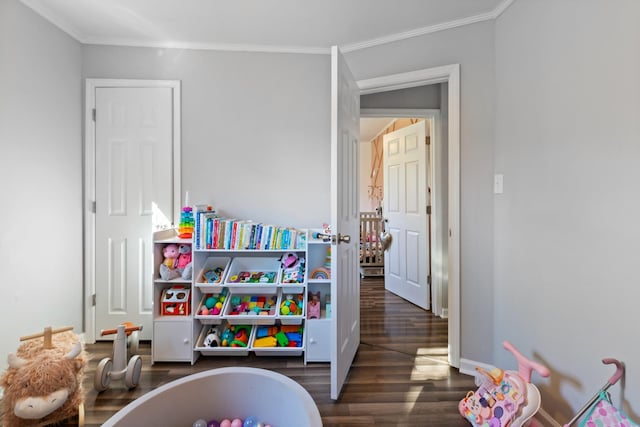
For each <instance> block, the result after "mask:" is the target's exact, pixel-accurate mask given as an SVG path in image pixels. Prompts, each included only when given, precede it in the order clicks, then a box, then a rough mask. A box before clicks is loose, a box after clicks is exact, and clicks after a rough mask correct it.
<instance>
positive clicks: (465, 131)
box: [346, 21, 495, 361]
mask: <svg viewBox="0 0 640 427" xmlns="http://www.w3.org/2000/svg"><path fill="white" fill-rule="evenodd" d="M346 58H347V62H348V64H349V66H350V67H351V70H352V71H353V74H354V76H355V77H356V79H357V80H361V79H367V78H372V77H378V76H385V75H389V74H396V73H402V72H406V71H413V70H419V69H423V68H430V67H437V66H442V65H448V64H460V74H461V75H460V78H461V102H462V106H461V125H460V132H461V142H460V145H461V146H460V149H461V210H462V212H461V237H460V238H461V245H460V247H461V272H460V280H461V337H462V346H461V356H462V357H463V358H467V359H471V360H478V361H482V360H485V361H486V360H492V356H493V348H492V345H491V343H492V340H493V337H494V334H493V321H492V316H491V313H493V251H492V249H493V196H492V183H493V144H494V123H495V116H494V89H495V82H494V78H495V69H494V66H495V60H494V23H493V22H492V21H489V22H482V23H477V24H473V25H467V26H465V27H460V28H455V29H452V30H447V31H441V32H436V33H432V34H428V35H425V36H421V37H415V38H411V39H408V40H404V41H400V42H395V43H389V44H386V45H382V46H377V47H373V48H369V49H364V50H359V51H354V52H350V53H348V54H347V55H346ZM381 58H384V61H382V60H381Z"/></svg>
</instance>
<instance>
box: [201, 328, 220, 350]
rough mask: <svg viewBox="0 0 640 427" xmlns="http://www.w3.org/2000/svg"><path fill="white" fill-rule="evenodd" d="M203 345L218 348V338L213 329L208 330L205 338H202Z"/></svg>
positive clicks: (215, 330) (216, 332)
mask: <svg viewBox="0 0 640 427" xmlns="http://www.w3.org/2000/svg"><path fill="white" fill-rule="evenodd" d="M204 345H205V346H206V347H220V337H219V336H218V330H217V329H216V328H215V327H212V328H210V329H209V331H208V333H207V336H206V337H204Z"/></svg>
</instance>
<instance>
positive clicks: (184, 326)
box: [151, 229, 196, 364]
mask: <svg viewBox="0 0 640 427" xmlns="http://www.w3.org/2000/svg"><path fill="white" fill-rule="evenodd" d="M168 244H176V245H181V244H188V245H191V239H181V238H179V237H178V234H177V231H176V230H175V229H169V230H162V231H158V232H155V233H154V235H153V260H154V261H153V263H154V266H153V302H154V306H153V335H152V340H151V344H152V345H151V363H155V362H189V363H192V364H193V363H194V362H195V360H196V358H195V353H194V351H193V336H194V325H193V316H192V311H193V306H191V312H188V313H187V314H186V315H184V316H181V315H171V316H163V315H162V306H161V301H160V300H161V298H162V293H163V291H164V290H165V289H169V288H172V287H176V286H182V287H184V288H185V289H188V290H190V291H192V288H193V287H192V280H183V279H181V278H177V279H173V280H163V279H161V277H160V265H161V264H162V262H163V260H164V255H163V249H164V248H165V246H166V245H168ZM192 249H193V247H192ZM191 293H193V292H191Z"/></svg>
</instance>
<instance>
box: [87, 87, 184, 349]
mask: <svg viewBox="0 0 640 427" xmlns="http://www.w3.org/2000/svg"><path fill="white" fill-rule="evenodd" d="M119 87H120V88H158V87H161V88H170V89H172V92H173V206H174V210H175V212H174V213H173V215H174V217H173V218H174V221H175V219H176V218H180V191H181V187H180V185H181V180H180V178H181V169H180V161H181V159H180V153H181V139H180V135H181V133H182V132H181V124H180V117H181V109H180V101H181V92H180V88H181V82H180V80H137V79H136V80H134V79H91V78H88V79H86V81H85V104H84V144H83V151H84V159H83V162H84V177H83V179H84V182H83V187H84V191H83V193H84V194H83V201H82V212H83V215H82V218H83V232H84V238H83V240H84V249H83V255H84V260H83V266H84V273H83V277H84V289H83V291H84V297H83V306H84V307H83V312H84V339H85V342H87V343H89V344H92V343H94V342H95V341H96V334H95V315H96V311H95V305H94V301H93V295H94V294H95V292H96V281H95V261H96V260H95V230H96V222H95V219H96V212H95V200H96V197H95V194H96V183H95V174H96V166H95V164H96V149H95V145H96V141H95V136H96V134H95V122H94V120H93V109H94V108H95V105H96V102H95V101H96V99H95V93H96V89H98V88H119Z"/></svg>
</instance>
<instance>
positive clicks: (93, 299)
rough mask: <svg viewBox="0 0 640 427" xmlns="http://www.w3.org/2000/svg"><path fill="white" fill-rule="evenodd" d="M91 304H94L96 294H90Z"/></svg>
mask: <svg viewBox="0 0 640 427" xmlns="http://www.w3.org/2000/svg"><path fill="white" fill-rule="evenodd" d="M91 305H92V306H93V307H95V306H96V294H93V295H91Z"/></svg>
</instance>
